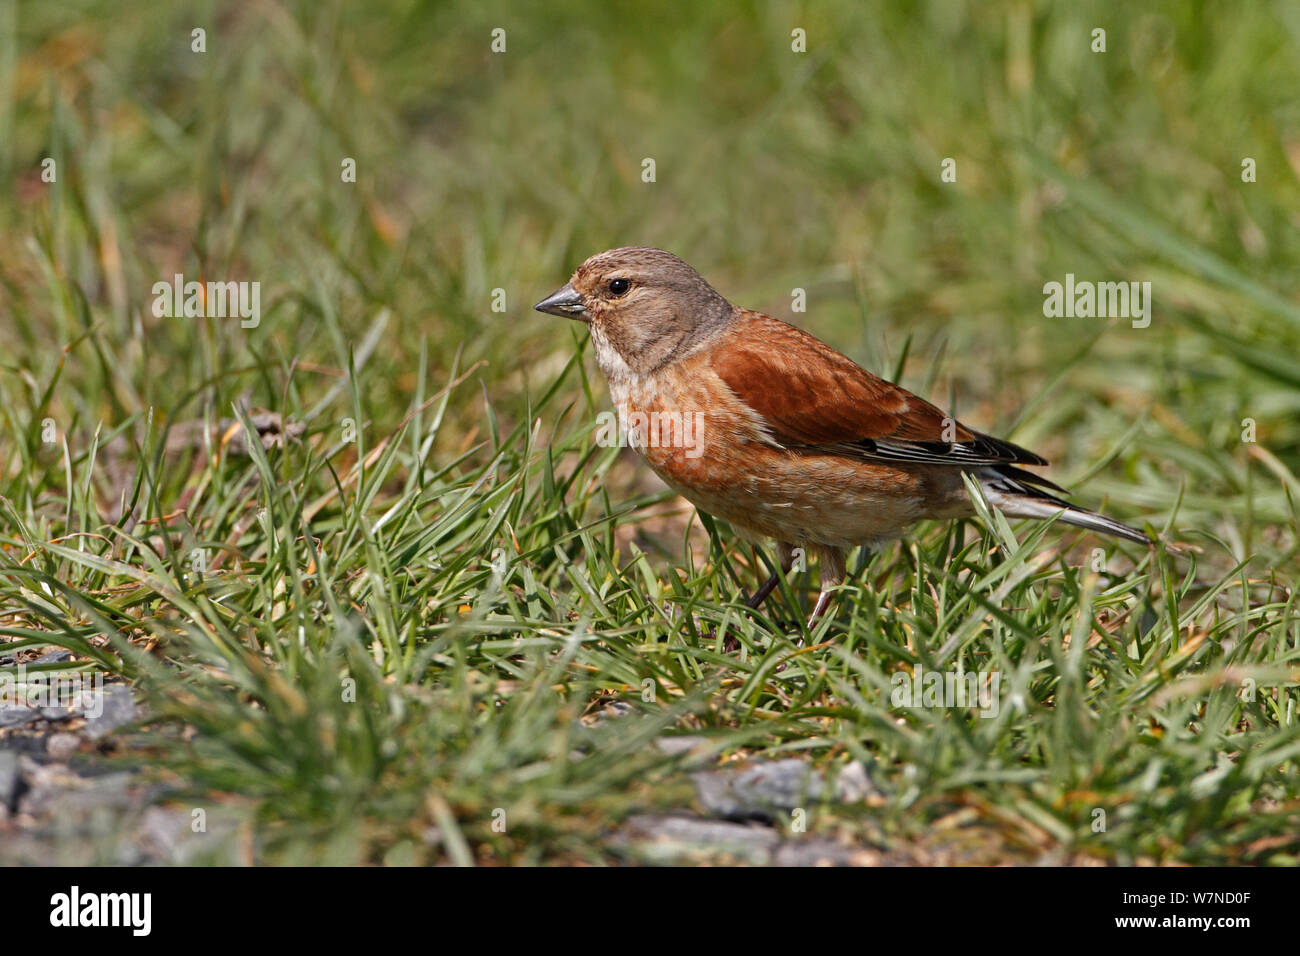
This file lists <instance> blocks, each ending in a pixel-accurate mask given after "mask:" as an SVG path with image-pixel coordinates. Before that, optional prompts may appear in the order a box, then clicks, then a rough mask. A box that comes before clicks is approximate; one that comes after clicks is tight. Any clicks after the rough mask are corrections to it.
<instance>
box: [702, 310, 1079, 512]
mask: <svg viewBox="0 0 1300 956" xmlns="http://www.w3.org/2000/svg"><path fill="white" fill-rule="evenodd" d="M726 336H727V337H726V340H725V341H723V342H719V343H718V344H717V345H716V346H715V347H714V349H713V350H712V362H711V364H712V366H713V370H714V372H715V373H716V374H717V375H718V377H719V378H721V379H722V381H723V382H725V383H726V385H727V387H728V388H730V389H731V390H732V392H734V393H735V395H736V397H737V398H738V399H740V401H742V402H744V403H745V404H746V405H747V406H749V408H750V409H752V410H753V411H754V412H755V413H756V414H757V415H758V416H759V417H760V419H761V420H762V422H763V423H764V424H765V425H766V430H767V434H768V435H769V436H770V437H771V439H772V440H773V441H774V442H775V443H777V444H779V445H781V446H782V447H785V448H797V449H810V450H816V451H818V452H821V453H830V454H841V455H845V456H846V457H855V458H866V459H874V460H880V461H897V462H916V463H922V464H932V465H955V466H961V467H969V466H982V465H1015V464H1024V465H1045V464H1047V461H1046V460H1045V459H1043V458H1041V457H1040V456H1038V455H1035V454H1034V453H1033V452H1031V451H1029V450H1027V449H1025V448H1021V447H1020V446H1019V445H1014V444H1012V443H1011V442H1007V441H1002V440H1001V439H997V438H993V437H991V436H989V435H984V434H981V433H980V432H977V431H975V430H973V429H970V428H967V427H966V426H964V425H962V424H961V423H960V422H957V421H955V420H953V419H951V418H949V417H948V416H947V415H945V414H944V413H943V412H942V411H941V410H940V409H938V408H936V407H935V406H934V405H931V404H930V403H929V402H927V401H926V400H925V399H923V398H919V397H917V396H916V395H913V394H912V393H911V392H909V391H908V390H907V389H905V388H902V387H900V386H898V385H894V384H892V383H891V382H886V381H885V380H884V379H881V378H878V377H877V376H875V375H872V374H871V373H870V372H868V371H867V370H866V369H864V368H862V367H860V366H859V365H857V363H855V362H854V361H853V360H852V359H849V358H847V357H846V356H844V355H841V354H840V353H839V352H836V351H835V350H834V349H832V348H831V347H830V346H828V345H826V344H825V343H823V342H821V341H820V340H818V339H816V338H814V337H813V336H811V335H809V334H808V333H807V332H804V331H802V330H801V329H797V328H795V327H794V326H792V325H787V324H786V323H784V322H781V321H779V320H777V319H773V318H771V317H770V316H766V315H763V314H761V313H758V312H741V313H740V314H739V316H738V321H737V322H736V323H735V324H734V325H733V326H732V328H731V329H730V330H728V332H727V333H726ZM1021 474H1022V475H1026V474H1028V473H1025V472H1022V473H1021ZM1030 477H1032V478H1035V479H1037V480H1038V483H1042V484H1047V485H1049V486H1051V485H1050V482H1047V481H1046V480H1045V479H1038V476H1030ZM1051 487H1055V486H1051Z"/></svg>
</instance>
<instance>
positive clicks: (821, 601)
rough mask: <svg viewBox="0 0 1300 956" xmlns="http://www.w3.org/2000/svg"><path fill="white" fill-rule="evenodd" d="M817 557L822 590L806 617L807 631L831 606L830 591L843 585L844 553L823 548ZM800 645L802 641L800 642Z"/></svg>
mask: <svg viewBox="0 0 1300 956" xmlns="http://www.w3.org/2000/svg"><path fill="white" fill-rule="evenodd" d="M817 553H818V556H819V557H820V558H821V571H822V590H821V593H820V594H819V595H817V603H816V604H815V605H814V606H813V612H812V614H810V615H809V616H808V631H809V633H811V632H812V629H813V628H814V627H816V626H817V622H818V621H820V620H821V618H822V615H823V614H825V613H826V609H827V608H828V607H830V604H831V591H833V590H834V589H835V588H836V587H837V586H838V585H840V584H843V583H844V571H845V568H846V565H845V563H844V551H843V550H842V549H840V548H832V547H829V546H823V547H820V548H818V549H817ZM800 643H802V641H800Z"/></svg>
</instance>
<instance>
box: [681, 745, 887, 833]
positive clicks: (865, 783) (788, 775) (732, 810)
mask: <svg viewBox="0 0 1300 956" xmlns="http://www.w3.org/2000/svg"><path fill="white" fill-rule="evenodd" d="M691 779H692V781H694V783H695V795H696V797H697V798H698V799H699V801H700V803H701V804H702V805H703V807H704V809H705V810H707V811H708V812H709V813H712V814H714V815H715V816H720V817H725V818H728V819H733V820H736V819H740V820H749V819H758V820H774V819H776V817H777V815H778V811H785V812H788V811H790V810H794V809H796V808H797V807H806V806H807V805H808V804H810V803H817V802H819V801H821V800H822V799H823V795H824V794H825V793H826V781H825V778H824V777H823V775H822V774H821V773H819V772H818V771H816V770H814V769H813V768H812V767H811V766H810V765H809V764H808V763H806V762H805V761H803V760H800V759H799V758H797V757H790V758H788V759H786V760H771V761H760V762H756V763H751V764H749V765H748V766H747V767H745V768H743V769H740V770H730V769H728V770H705V771H701V772H699V773H695V774H692V776H691ZM875 792H876V790H875V787H874V786H873V785H872V783H871V780H870V778H869V777H868V776H867V768H866V767H864V766H863V765H862V764H861V763H859V762H854V763H851V764H849V765H848V766H846V767H844V768H842V769H841V770H840V772H839V774H838V776H837V777H836V781H835V788H834V791H833V794H834V799H835V800H837V801H839V802H842V803H859V802H861V801H862V800H864V799H865V798H866V797H867V796H869V795H871V794H873V793H875Z"/></svg>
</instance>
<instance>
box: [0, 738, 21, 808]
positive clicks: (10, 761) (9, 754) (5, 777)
mask: <svg viewBox="0 0 1300 956" xmlns="http://www.w3.org/2000/svg"><path fill="white" fill-rule="evenodd" d="M20 780H21V777H20V775H19V773H18V754H17V753H15V752H14V751H12V750H0V815H7V814H8V812H9V811H10V810H12V809H13V807H14V803H15V801H16V800H17V799H18V784H19V781H20Z"/></svg>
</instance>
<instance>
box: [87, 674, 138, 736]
mask: <svg viewBox="0 0 1300 956" xmlns="http://www.w3.org/2000/svg"><path fill="white" fill-rule="evenodd" d="M101 704H102V706H101V708H100V712H99V714H98V716H93V717H92V716H91V715H90V714H87V715H86V736H87V737H89V738H90V739H91V740H98V739H100V738H101V737H103V736H105V735H107V734H110V733H112V732H113V731H114V730H116V729H117V728H118V727H121V726H124V725H125V724H129V723H132V722H133V721H135V720H138V719H139V717H140V709H139V708H138V707H136V705H135V698H134V697H132V696H131V689H130V688H129V687H127V686H126V685H125V684H112V685H110V686H108V687H106V688H104V696H103V699H102V701H101Z"/></svg>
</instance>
